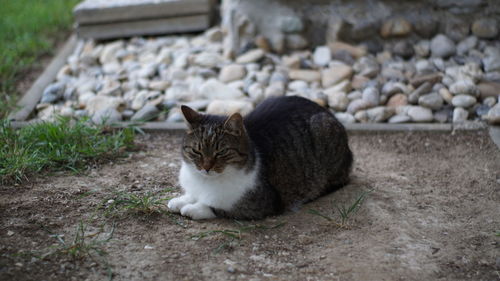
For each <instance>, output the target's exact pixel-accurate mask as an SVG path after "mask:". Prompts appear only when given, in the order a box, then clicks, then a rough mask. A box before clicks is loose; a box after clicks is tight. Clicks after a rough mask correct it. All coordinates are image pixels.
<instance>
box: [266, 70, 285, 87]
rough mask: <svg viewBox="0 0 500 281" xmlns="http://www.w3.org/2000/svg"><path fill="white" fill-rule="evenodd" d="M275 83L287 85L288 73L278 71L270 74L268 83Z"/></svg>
mask: <svg viewBox="0 0 500 281" xmlns="http://www.w3.org/2000/svg"><path fill="white" fill-rule="evenodd" d="M276 82H281V83H284V84H285V85H286V84H287V83H288V72H284V71H280V70H278V71H275V72H273V74H271V78H269V83H270V84H272V83H276Z"/></svg>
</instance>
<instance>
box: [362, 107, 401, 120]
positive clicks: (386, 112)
mask: <svg viewBox="0 0 500 281" xmlns="http://www.w3.org/2000/svg"><path fill="white" fill-rule="evenodd" d="M366 113H367V115H368V120H369V122H374V123H380V122H384V121H385V120H387V119H389V118H390V117H391V116H393V115H394V113H395V112H394V110H393V109H391V108H388V107H385V106H377V107H374V108H370V109H367V110H366Z"/></svg>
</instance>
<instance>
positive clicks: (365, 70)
mask: <svg viewBox="0 0 500 281" xmlns="http://www.w3.org/2000/svg"><path fill="white" fill-rule="evenodd" d="M353 69H354V71H355V72H356V73H358V74H359V75H361V76H366V77H368V78H373V77H375V76H377V74H378V73H379V72H380V66H379V64H378V62H377V60H376V59H375V58H374V57H372V56H365V57H362V58H360V59H359V60H358V61H357V62H356V63H355V64H354V66H353Z"/></svg>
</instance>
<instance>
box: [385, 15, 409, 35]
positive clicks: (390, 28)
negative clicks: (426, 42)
mask: <svg viewBox="0 0 500 281" xmlns="http://www.w3.org/2000/svg"><path fill="white" fill-rule="evenodd" d="M410 32H411V24H410V23H409V22H408V21H407V20H405V19H403V18H394V19H390V20H387V21H385V22H384V23H383V24H382V28H381V29H380V36H382V37H384V38H387V37H399V36H406V35H408V34H410Z"/></svg>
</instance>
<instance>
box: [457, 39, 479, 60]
mask: <svg viewBox="0 0 500 281" xmlns="http://www.w3.org/2000/svg"><path fill="white" fill-rule="evenodd" d="M477 42H478V40H477V37H476V36H469V37H467V38H465V39H464V40H462V41H460V43H458V45H457V54H458V55H461V56H463V55H466V54H467V53H468V52H469V50H471V49H474V48H475V47H476V45H477Z"/></svg>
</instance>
